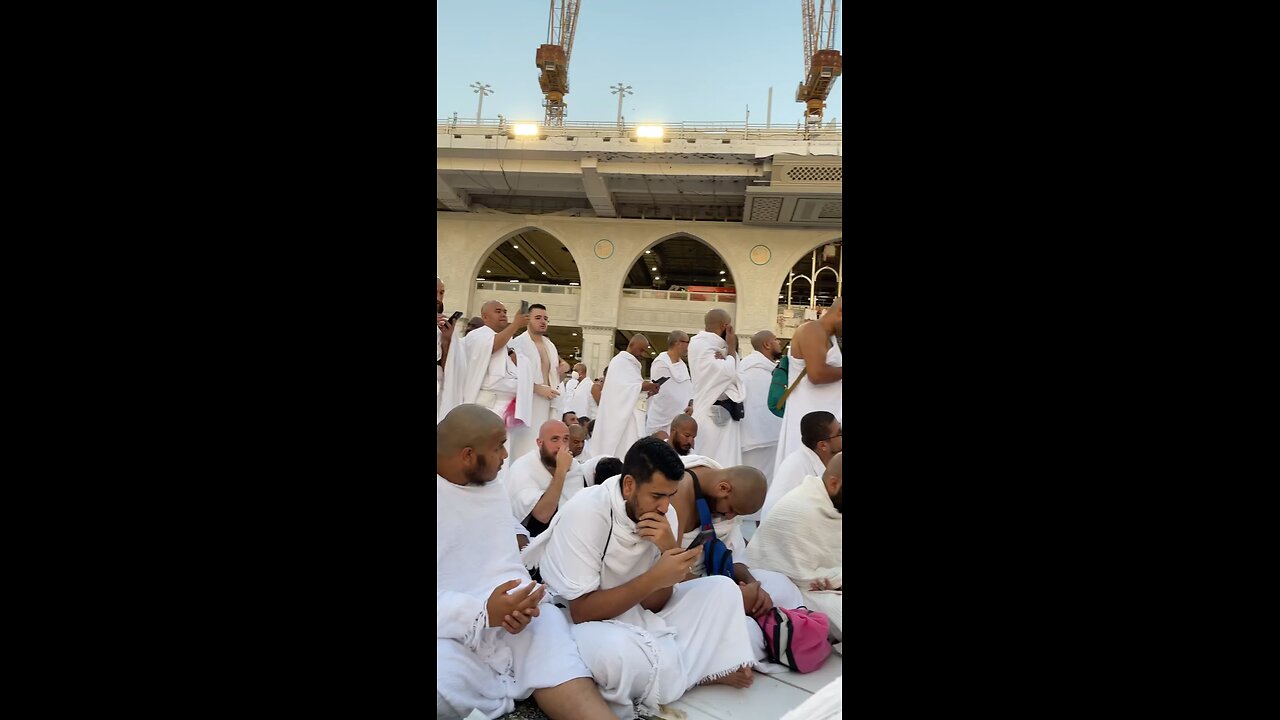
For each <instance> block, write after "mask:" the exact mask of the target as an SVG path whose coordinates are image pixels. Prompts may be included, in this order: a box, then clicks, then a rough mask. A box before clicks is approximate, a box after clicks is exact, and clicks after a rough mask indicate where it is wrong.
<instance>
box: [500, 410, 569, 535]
mask: <svg viewBox="0 0 1280 720" xmlns="http://www.w3.org/2000/svg"><path fill="white" fill-rule="evenodd" d="M537 445H538V446H537V447H535V448H534V449H532V450H530V451H529V452H527V453H525V454H524V455H521V456H520V457H519V458H518V459H517V460H516V461H515V462H514V463H512V464H511V469H510V470H508V471H507V475H506V478H505V480H504V482H505V483H506V486H507V494H508V495H510V496H511V514H512V516H513V517H515V518H516V519H517V520H520V522H521V524H522V525H523V526H524V527H525V528H527V529H528V530H529V535H530V536H531V537H537V536H538V535H540V534H541V533H542V531H543V530H545V529H546V528H547V525H549V524H551V518H552V517H554V516H555V514H556V511H557V510H559V508H560V507H562V506H563V505H564V504H565V503H567V502H569V499H570V498H572V497H573V496H574V494H575V493H577V492H578V491H579V490H582V489H583V488H584V487H586V484H585V483H584V482H583V479H582V465H580V464H578V463H576V462H574V461H573V455H572V454H571V453H570V452H569V427H568V426H567V425H565V424H564V423H562V422H560V421H559V420H548V421H546V422H545V423H543V424H542V427H541V428H540V429H539V432H538V440H537Z"/></svg>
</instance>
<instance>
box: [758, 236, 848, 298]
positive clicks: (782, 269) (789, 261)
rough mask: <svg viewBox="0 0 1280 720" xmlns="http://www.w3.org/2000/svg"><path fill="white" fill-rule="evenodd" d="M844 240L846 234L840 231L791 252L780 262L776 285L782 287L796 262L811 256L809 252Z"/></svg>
mask: <svg viewBox="0 0 1280 720" xmlns="http://www.w3.org/2000/svg"><path fill="white" fill-rule="evenodd" d="M843 240H844V234H843V233H839V234H837V235H835V237H828V238H823V239H822V240H819V241H818V242H816V243H813V244H812V245H809V246H808V247H806V248H804V249H803V250H796V251H795V252H793V253H791V255H790V256H788V257H786V258H784V261H785V262H782V263H779V267H778V274H777V281H776V282H775V283H774V286H776V287H780V286H781V285H782V283H784V282H786V281H787V275H788V274H790V273H791V268H793V267H795V266H796V263H798V262H800V261H801V260H803V259H804V258H807V257H809V254H810V253H812V252H813V251H814V250H817V249H818V248H820V247H822V246H823V245H830V244H831V243H833V242H837V241H841V242H842V243H843Z"/></svg>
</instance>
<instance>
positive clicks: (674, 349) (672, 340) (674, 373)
mask: <svg viewBox="0 0 1280 720" xmlns="http://www.w3.org/2000/svg"><path fill="white" fill-rule="evenodd" d="M688 351H689V334H688V333H686V332H684V331H682V330H672V331H671V334H670V335H668V336H667V351H666V352H664V353H660V354H659V355H658V357H656V358H654V359H653V364H652V365H650V366H649V379H651V380H653V381H654V382H660V383H665V385H663V387H662V392H661V393H658V394H657V395H654V396H653V397H652V398H650V399H649V410H648V413H647V416H646V419H645V427H644V430H645V435H652V434H654V433H655V432H657V431H659V430H666V429H667V428H669V427H671V421H672V420H674V419H675V417H676V415H679V414H680V413H682V412H684V410H685V408H686V407H687V406H688V403H687V402H686V401H687V400H688V399H689V398H691V397H693V380H692V378H691V377H690V376H689V366H688V365H687V364H686V363H685V361H684V358H685V355H686V354H687V353H688ZM664 378H666V379H665V380H664Z"/></svg>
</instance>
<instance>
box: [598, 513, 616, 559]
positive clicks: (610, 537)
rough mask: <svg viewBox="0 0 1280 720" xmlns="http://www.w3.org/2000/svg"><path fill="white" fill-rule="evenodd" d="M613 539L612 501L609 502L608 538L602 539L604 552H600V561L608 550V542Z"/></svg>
mask: <svg viewBox="0 0 1280 720" xmlns="http://www.w3.org/2000/svg"><path fill="white" fill-rule="evenodd" d="M612 540H613V503H612V502H611V503H609V539H608V540H605V541H604V552H602V553H600V562H604V556H605V554H607V553H608V552H609V542H610V541H612Z"/></svg>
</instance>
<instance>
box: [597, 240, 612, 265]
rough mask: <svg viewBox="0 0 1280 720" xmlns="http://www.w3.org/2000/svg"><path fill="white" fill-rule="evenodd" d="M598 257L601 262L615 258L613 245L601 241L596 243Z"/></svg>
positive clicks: (606, 241)
mask: <svg viewBox="0 0 1280 720" xmlns="http://www.w3.org/2000/svg"><path fill="white" fill-rule="evenodd" d="M596 257H598V258H600V259H601V260H608V259H609V258H611V257H613V243H611V242H609V241H608V240H601V241H600V242H598V243H596Z"/></svg>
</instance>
